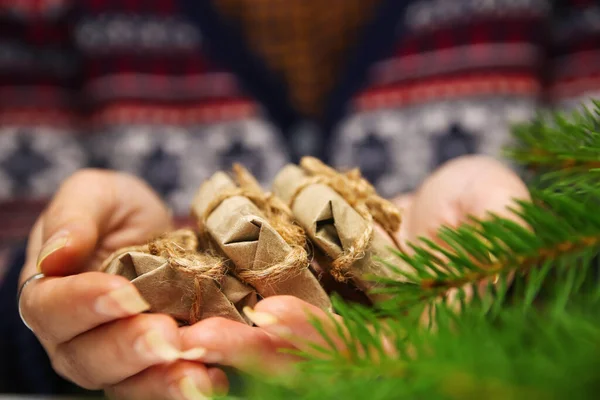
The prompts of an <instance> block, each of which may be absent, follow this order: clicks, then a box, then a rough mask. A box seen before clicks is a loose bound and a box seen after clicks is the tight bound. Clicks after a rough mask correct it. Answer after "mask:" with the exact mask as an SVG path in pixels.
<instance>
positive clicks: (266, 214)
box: [192, 165, 331, 310]
mask: <svg viewBox="0 0 600 400" xmlns="http://www.w3.org/2000/svg"><path fill="white" fill-rule="evenodd" d="M233 171H234V175H235V179H236V181H234V180H233V179H232V178H231V177H230V176H229V175H228V174H226V173H224V172H217V173H216V174H214V175H213V176H212V177H211V178H210V179H209V180H208V181H206V182H205V183H204V184H203V185H202V186H201V187H200V189H199V190H198V193H197V194H196V197H195V199H194V202H193V206H192V214H193V215H194V216H195V217H196V219H197V221H198V225H199V228H200V232H201V235H200V236H201V237H207V238H209V239H208V240H209V241H210V242H212V243H213V244H214V246H215V247H216V248H217V249H218V250H220V251H221V252H222V253H223V254H224V255H225V256H226V257H227V258H229V259H230V260H231V261H232V262H233V264H234V265H235V267H234V268H235V270H234V273H235V275H236V276H237V277H239V278H240V280H241V281H243V282H244V283H247V284H249V285H252V286H253V287H254V288H255V289H256V290H257V292H258V294H259V295H261V296H262V297H269V296H274V295H291V296H295V297H298V298H300V299H302V300H304V301H306V302H308V303H311V304H313V305H315V306H317V307H320V308H322V309H325V310H328V309H330V308H331V302H330V299H329V297H328V296H327V294H326V293H325V291H324V290H323V288H322V287H321V285H320V284H319V282H318V280H317V278H316V277H315V276H314V275H313V273H312V272H311V270H310V269H309V266H310V260H309V258H308V254H307V251H306V248H305V245H306V235H305V233H304V230H303V229H302V228H301V227H300V226H299V225H297V224H295V223H294V220H293V217H292V215H291V210H290V209H289V208H288V207H286V206H285V204H283V203H282V202H281V200H279V199H278V198H276V197H275V196H273V195H272V194H270V193H265V192H264V191H263V190H262V188H261V187H260V185H259V184H258V183H257V181H256V180H255V179H254V177H253V176H252V175H251V174H250V173H249V172H248V171H247V170H245V169H244V168H243V167H241V166H240V165H235V166H234V168H233Z"/></svg>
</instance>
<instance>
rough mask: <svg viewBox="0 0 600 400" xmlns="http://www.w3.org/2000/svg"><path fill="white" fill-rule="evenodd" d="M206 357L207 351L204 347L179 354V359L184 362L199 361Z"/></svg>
mask: <svg viewBox="0 0 600 400" xmlns="http://www.w3.org/2000/svg"><path fill="white" fill-rule="evenodd" d="M205 355H206V349H205V348H202V347H196V348H195V349H189V350H185V351H182V352H181V353H179V358H181V359H183V360H191V361H192V360H198V359H200V358H202V359H204V356H205Z"/></svg>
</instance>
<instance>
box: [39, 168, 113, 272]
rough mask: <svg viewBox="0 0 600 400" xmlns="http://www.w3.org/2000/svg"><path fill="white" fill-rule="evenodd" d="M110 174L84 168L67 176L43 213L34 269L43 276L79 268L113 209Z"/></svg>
mask: <svg viewBox="0 0 600 400" xmlns="http://www.w3.org/2000/svg"><path fill="white" fill-rule="evenodd" d="M113 179H114V177H113V174H111V173H109V172H103V171H96V170H83V171H81V172H78V173H76V174H75V175H73V176H72V177H70V178H69V179H67V180H66V181H65V182H64V183H63V185H62V186H61V188H60V189H59V191H58V193H57V194H56V196H55V197H54V199H53V200H52V202H51V203H50V205H49V206H48V208H47V209H46V211H45V212H44V215H43V216H42V235H41V236H42V240H41V242H42V246H41V249H39V252H36V251H35V249H34V252H33V253H34V254H36V253H37V254H38V256H37V262H36V265H37V269H38V271H40V272H43V273H44V274H45V275H68V274H72V273H75V272H79V271H80V270H81V266H82V265H83V264H84V262H85V261H86V260H87V259H88V258H89V257H90V255H91V254H92V252H93V251H94V249H95V248H96V245H97V243H98V237H99V235H100V234H101V233H102V232H103V231H105V230H106V224H107V221H109V219H110V217H111V214H113V213H114V212H115V211H116V208H117V204H116V196H115V194H114V184H113V182H112V180H113Z"/></svg>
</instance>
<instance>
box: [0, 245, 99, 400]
mask: <svg viewBox="0 0 600 400" xmlns="http://www.w3.org/2000/svg"><path fill="white" fill-rule="evenodd" d="M24 261H25V246H24V245H23V246H18V247H17V248H15V249H14V250H13V252H12V254H11V256H10V257H9V262H8V266H7V267H8V270H7V272H6V275H5V277H4V279H3V280H2V281H1V282H0V315H1V316H2V318H0V394H2V393H13V394H32V395H70V394H77V397H80V396H84V395H87V394H90V395H93V394H95V393H93V392H86V391H82V390H81V389H79V388H77V387H76V386H75V385H73V384H71V383H69V382H67V381H65V380H64V379H62V378H61V377H60V376H58V375H57V374H56V373H55V372H54V370H53V369H52V366H51V364H50V361H49V359H48V356H47V355H46V352H45V351H44V348H43V347H42V346H41V344H40V343H39V342H38V340H37V338H36V337H35V336H34V335H33V333H32V332H31V331H30V330H29V329H27V327H26V326H25V325H24V324H23V322H22V321H21V318H20V317H19V312H18V308H17V290H18V285H19V274H20V271H21V267H22V265H23V263H24Z"/></svg>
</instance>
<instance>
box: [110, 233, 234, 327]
mask: <svg viewBox="0 0 600 400" xmlns="http://www.w3.org/2000/svg"><path fill="white" fill-rule="evenodd" d="M197 250H198V238H197V236H196V234H195V233H194V232H193V231H191V230H189V229H180V230H176V231H173V232H168V233H165V234H162V235H160V236H158V237H157V238H155V239H153V240H151V241H150V242H148V243H147V244H145V245H141V246H131V247H125V248H123V249H120V250H119V251H118V252H116V253H115V254H113V256H111V257H109V258H108V259H107V261H106V262H105V263H104V265H103V267H102V270H106V269H107V268H108V266H109V265H110V262H111V261H112V260H114V259H115V258H116V257H117V256H119V255H121V254H125V253H128V252H131V251H139V252H143V253H148V254H151V255H153V256H158V257H162V258H164V259H165V260H166V262H167V263H168V264H169V267H171V268H172V269H174V270H176V271H179V272H182V273H184V274H186V275H189V276H190V277H191V278H192V279H193V280H194V291H195V293H194V295H195V298H194V302H193V303H192V307H191V309H190V323H191V324H193V323H196V322H198V321H199V320H200V316H201V314H202V304H203V302H202V280H205V279H210V280H213V281H215V283H216V284H217V285H220V282H221V278H222V277H223V276H224V275H225V274H226V272H227V266H226V264H225V260H224V259H222V258H220V257H218V256H215V255H213V254H211V253H209V252H206V253H199V252H198V251H197Z"/></svg>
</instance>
